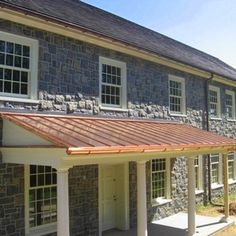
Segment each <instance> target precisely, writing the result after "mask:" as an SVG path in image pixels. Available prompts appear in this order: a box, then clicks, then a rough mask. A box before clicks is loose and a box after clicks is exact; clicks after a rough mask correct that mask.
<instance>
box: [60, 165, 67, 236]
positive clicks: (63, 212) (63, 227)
mask: <svg viewBox="0 0 236 236" xmlns="http://www.w3.org/2000/svg"><path fill="white" fill-rule="evenodd" d="M68 169H69V168H63V169H57V235H58V236H69V235H70V224H69V190H68V187H69V185H68Z"/></svg>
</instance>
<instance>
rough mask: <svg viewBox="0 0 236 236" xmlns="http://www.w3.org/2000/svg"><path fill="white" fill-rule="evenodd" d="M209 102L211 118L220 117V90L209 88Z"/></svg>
mask: <svg viewBox="0 0 236 236" xmlns="http://www.w3.org/2000/svg"><path fill="white" fill-rule="evenodd" d="M209 88H210V90H209V102H210V115H211V117H220V115H221V114H220V113H221V110H220V89H219V88H217V87H213V86H210V87H209Z"/></svg>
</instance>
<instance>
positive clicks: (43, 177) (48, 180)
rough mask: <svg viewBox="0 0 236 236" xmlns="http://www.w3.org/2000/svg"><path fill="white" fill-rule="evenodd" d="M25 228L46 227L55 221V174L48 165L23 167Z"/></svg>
mask: <svg viewBox="0 0 236 236" xmlns="http://www.w3.org/2000/svg"><path fill="white" fill-rule="evenodd" d="M25 187H26V188H25V189H26V190H25V194H26V198H25V199H26V204H25V206H26V229H27V231H28V233H30V232H31V231H35V230H37V229H43V228H44V229H46V228H47V227H49V226H52V225H53V224H54V225H55V223H56V221H57V175H56V170H55V169H53V168H52V167H50V166H36V165H30V166H26V167H25Z"/></svg>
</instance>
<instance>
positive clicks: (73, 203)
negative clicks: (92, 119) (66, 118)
mask: <svg viewBox="0 0 236 236" xmlns="http://www.w3.org/2000/svg"><path fill="white" fill-rule="evenodd" d="M0 29H1V31H6V32H9V33H13V34H17V35H21V36H25V37H30V38H34V39H37V40H38V42H39V60H38V69H39V73H38V99H39V103H35V104H32V103H28V104H27V103H25V104H23V103H19V102H10V101H0V110H4V111H6V110H7V111H22V112H37V113H51V114H73V115H95V116H106V117H120V118H127V117H129V118H132V119H136V118H137V119H164V120H175V121H180V122H183V123H187V124H190V125H192V126H194V127H198V128H205V127H206V111H205V103H204V99H205V97H204V84H205V81H204V80H203V79H202V78H200V77H198V76H194V75H191V74H187V73H184V72H181V71H177V70H174V69H171V68H168V67H166V66H162V65H158V64H155V63H152V62H148V61H145V60H142V59H139V58H135V57H131V56H129V55H125V54H122V53H119V52H115V51H112V50H109V49H105V48H102V47H98V46H95V45H92V44H89V43H86V42H82V41H79V40H75V39H71V38H67V37H64V36H60V35H56V34H53V33H50V32H46V31H42V30H38V29H36V28H33V27H27V26H23V25H20V24H15V23H12V22H10V21H5V20H0ZM99 56H103V57H107V58H111V59H116V60H119V61H122V62H125V63H126V66H127V100H128V104H127V110H126V111H122V112H118V111H105V110H101V109H100V107H99ZM169 74H172V75H176V76H180V77H183V78H184V79H185V87H186V107H187V112H186V116H172V115H170V112H169V98H168V75H169ZM212 84H213V85H216V86H219V87H220V88H221V107H222V113H223V115H222V119H221V120H210V129H211V131H213V132H217V133H219V134H221V135H224V136H227V137H234V138H236V132H235V130H236V121H228V120H227V118H226V117H225V116H224V113H225V96H224V93H225V89H231V88H230V87H228V86H223V85H221V84H217V83H212ZM234 91H235V90H234ZM235 92H236V91H235ZM0 138H1V136H0ZM204 167H205V168H204V170H205V174H204V176H205V178H206V177H207V162H204ZM150 174H151V173H150V165H149V163H147V199H148V213H149V214H148V220H149V221H151V220H154V219H160V218H163V217H165V216H168V215H171V214H173V213H177V212H178V211H181V210H183V209H184V208H185V207H186V194H187V176H186V160H185V158H184V157H173V158H172V160H171V198H172V201H171V202H169V203H167V204H165V205H161V206H152V205H151V192H150V191H151V183H150ZM23 178H24V176H23V167H22V166H18V165H8V164H2V163H1V162H0V235H3V236H12V235H24V200H23V199H24V189H23V181H24V179H23ZM136 178H137V176H136V164H135V163H134V162H131V163H130V164H129V187H130V192H129V194H130V226H131V227H134V226H135V224H136V214H137V213H136V210H137V209H136V208H137V206H136V194H137V186H136ZM204 188H205V189H207V185H205V187H204ZM232 188H235V187H234V186H232ZM220 191H221V190H220ZM220 191H218V192H217V194H218V193H220ZM205 192H206V193H207V191H205ZM69 193H70V218H71V219H70V224H71V225H70V228H71V235H72V236H88V235H91V236H93V235H98V166H95V165H94V166H84V167H74V168H73V169H71V170H70V175H69ZM202 199H203V195H199V196H198V197H197V202H199V201H202ZM13 216H14V217H13ZM16 216H17V217H16Z"/></svg>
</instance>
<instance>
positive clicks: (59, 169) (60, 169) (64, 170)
mask: <svg viewBox="0 0 236 236" xmlns="http://www.w3.org/2000/svg"><path fill="white" fill-rule="evenodd" d="M69 169H70V168H69V167H63V168H56V170H57V173H66V172H68V170H69Z"/></svg>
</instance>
